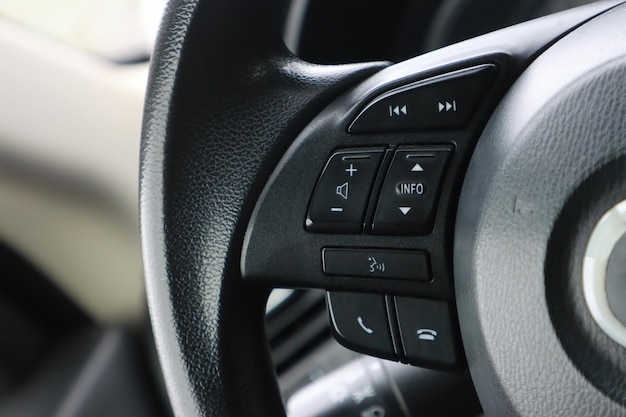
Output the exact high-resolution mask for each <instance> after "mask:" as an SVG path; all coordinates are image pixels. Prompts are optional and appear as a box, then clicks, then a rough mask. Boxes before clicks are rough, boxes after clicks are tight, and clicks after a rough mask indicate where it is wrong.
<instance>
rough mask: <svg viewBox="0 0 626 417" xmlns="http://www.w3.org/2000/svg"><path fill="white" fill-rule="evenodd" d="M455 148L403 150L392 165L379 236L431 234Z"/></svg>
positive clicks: (376, 225) (376, 228) (377, 221)
mask: <svg viewBox="0 0 626 417" xmlns="http://www.w3.org/2000/svg"><path fill="white" fill-rule="evenodd" d="M451 150H452V147H437V148H428V147H424V146H422V147H417V146H416V147H401V148H399V149H398V150H397V151H396V153H395V155H394V157H393V161H392V162H391V166H390V167H389V171H387V176H386V178H385V182H384V184H383V188H382V191H381V193H380V197H379V199H378V206H377V208H376V214H375V216H374V221H373V224H372V232H373V233H376V234H418V235H424V234H428V233H430V231H431V230H432V227H433V220H434V217H435V208H436V202H437V198H438V196H439V186H440V184H441V180H442V177H443V172H444V169H445V166H446V162H447V160H448V157H449V155H450V152H451Z"/></svg>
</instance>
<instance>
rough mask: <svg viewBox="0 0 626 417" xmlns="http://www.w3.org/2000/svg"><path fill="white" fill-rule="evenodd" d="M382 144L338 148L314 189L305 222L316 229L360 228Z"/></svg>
mask: <svg viewBox="0 0 626 417" xmlns="http://www.w3.org/2000/svg"><path fill="white" fill-rule="evenodd" d="M383 153H384V148H373V149H367V148H366V149H357V150H343V151H337V152H335V153H334V154H333V155H331V157H330V158H329V159H328V162H327V163H326V166H325V167H324V171H323V173H322V176H321V177H320V180H319V181H318V184H317V187H316V189H315V192H314V195H313V198H312V199H311V204H310V206H309V215H308V217H307V222H306V226H307V229H308V230H311V231H316V232H322V231H326V232H344V233H346V232H353V233H359V232H361V230H363V218H364V216H365V209H366V208H367V203H368V201H369V196H370V192H371V189H372V185H373V184H374V179H375V177H376V173H377V172H378V167H379V165H380V161H381V159H382V156H383Z"/></svg>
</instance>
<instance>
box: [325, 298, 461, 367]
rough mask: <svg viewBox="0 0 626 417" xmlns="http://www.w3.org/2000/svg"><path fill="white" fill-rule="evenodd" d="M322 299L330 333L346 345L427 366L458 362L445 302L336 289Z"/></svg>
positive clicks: (456, 364) (456, 341)
mask: <svg viewBox="0 0 626 417" xmlns="http://www.w3.org/2000/svg"><path fill="white" fill-rule="evenodd" d="M326 301H327V305H328V311H329V317H330V322H331V328H332V332H333V335H334V336H335V338H336V339H337V340H338V341H339V342H340V343H341V344H343V345H344V346H346V347H348V348H350V349H353V350H356V351H359V352H363V353H366V354H369V355H374V356H378V357H383V358H387V359H394V360H399V361H402V362H408V363H411V364H414V365H418V366H423V367H427V368H438V369H453V368H458V367H459V366H460V365H461V362H462V358H463V355H462V353H461V347H460V343H459V340H460V338H459V336H458V331H457V330H456V329H457V326H456V325H455V322H454V321H453V317H454V316H453V314H452V311H451V307H450V304H449V302H448V301H444V300H429V299H421V298H409V297H394V296H390V295H382V294H381V295H379V294H359V293H342V292H328V293H327V297H326Z"/></svg>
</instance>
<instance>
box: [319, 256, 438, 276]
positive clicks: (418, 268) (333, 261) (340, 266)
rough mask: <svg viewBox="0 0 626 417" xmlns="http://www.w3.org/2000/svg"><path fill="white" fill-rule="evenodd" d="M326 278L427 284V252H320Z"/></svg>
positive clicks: (428, 273) (428, 268)
mask: <svg viewBox="0 0 626 417" xmlns="http://www.w3.org/2000/svg"><path fill="white" fill-rule="evenodd" d="M322 270H323V272H324V274H326V275H336V276H348V277H373V278H388V279H406V280H414V281H430V280H431V279H432V276H431V272H430V265H429V260H428V253H427V252H423V251H407V250H388V249H351V248H324V249H322Z"/></svg>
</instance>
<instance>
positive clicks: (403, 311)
mask: <svg viewBox="0 0 626 417" xmlns="http://www.w3.org/2000/svg"><path fill="white" fill-rule="evenodd" d="M395 299H396V312H397V316H398V323H399V326H400V336H401V338H402V345H403V347H404V352H405V355H406V357H407V359H408V361H409V362H412V363H423V364H428V363H432V364H434V365H444V366H453V365H455V364H456V363H458V362H459V354H458V352H457V349H456V345H457V344H456V343H455V340H454V339H455V338H454V332H453V330H452V314H451V313H450V307H449V305H448V302H446V301H440V300H426V299H419V298H406V297H395Z"/></svg>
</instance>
